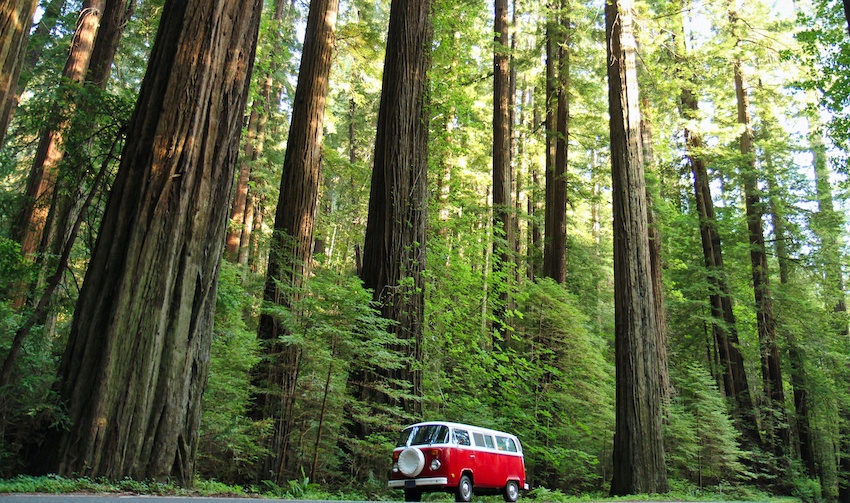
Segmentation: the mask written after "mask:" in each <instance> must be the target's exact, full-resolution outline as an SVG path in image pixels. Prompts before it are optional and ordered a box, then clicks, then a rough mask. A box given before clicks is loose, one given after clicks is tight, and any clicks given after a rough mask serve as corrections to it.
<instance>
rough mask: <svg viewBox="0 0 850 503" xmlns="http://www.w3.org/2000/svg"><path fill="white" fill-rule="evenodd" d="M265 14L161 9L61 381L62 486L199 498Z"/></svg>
mask: <svg viewBox="0 0 850 503" xmlns="http://www.w3.org/2000/svg"><path fill="white" fill-rule="evenodd" d="M261 10H262V9H261V0H255V1H253V2H250V3H245V2H239V3H234V2H229V1H227V0H184V1H170V2H167V3H166V4H165V8H164V11H163V15H162V22H161V24H160V27H159V31H158V33H157V38H156V41H155V42H154V46H153V50H152V53H151V58H150V62H149V65H148V70H147V75H146V76H145V79H144V81H143V83H142V87H141V91H140V95H139V99H138V102H137V104H136V110H135V112H134V114H133V118H132V119H131V122H130V125H129V127H128V133H127V142H126V145H125V148H124V152H123V155H122V158H121V159H122V160H121V165H120V167H119V170H118V175H117V177H116V180H115V183H114V186H113V189H112V192H111V194H110V198H109V202H108V204H107V207H106V211H105V214H104V218H103V223H102V225H101V228H100V231H99V233H98V239H97V243H96V245H95V249H94V251H93V254H92V259H91V264H90V266H89V268H88V272H87V274H86V279H85V281H84V283H83V287H82V290H81V292H80V297H79V301H78V303H77V306H76V309H75V312H74V319H73V322H72V325H71V333H70V336H69V340H68V345H67V348H66V351H65V354H64V356H63V358H62V363H61V366H60V370H59V378H60V379H59V386H58V392H59V396H60V397H61V399H62V401H63V402H64V403H65V404H66V405H67V414H68V419H69V424H70V425H71V426H70V427H69V428H68V429H67V430H64V429H63V430H53V431H52V434H51V436H50V437H49V438H48V440H47V441H46V442H45V443H44V445H43V446H42V449H41V452H40V453H38V454H36V456H34V458H33V459H32V461H33V463H35V464H41V465H42V467H43V468H44V469H46V470H49V471H50V472H53V473H58V474H61V475H72V474H73V475H77V476H93V477H98V476H104V477H107V478H109V479H113V480H119V479H122V478H124V477H131V478H134V479H137V480H143V479H155V480H165V479H171V480H175V481H176V482H178V483H180V484H185V485H191V484H192V480H193V471H194V459H195V452H196V446H197V437H198V426H199V424H200V405H201V395H202V393H203V390H204V386H205V384H206V378H207V371H208V364H209V350H210V342H211V339H210V338H211V333H212V320H213V311H214V307H215V297H216V286H217V282H218V268H219V261H220V258H221V248H222V247H221V243H222V240H223V238H224V231H225V220H226V216H227V215H226V211H227V210H226V207H223V206H222V205H221V204H218V202H219V201H222V200H225V199H226V198H227V196H228V194H229V193H230V187H231V185H232V181H233V174H234V169H235V164H236V159H237V156H238V138H239V132H240V129H241V123H242V114H243V110H244V107H245V101H246V99H247V92H248V82H249V79H250V73H251V68H252V66H253V61H254V48H255V44H256V37H257V29H258V26H259V21H260V14H261Z"/></svg>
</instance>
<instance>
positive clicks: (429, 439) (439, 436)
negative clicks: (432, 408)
mask: <svg viewBox="0 0 850 503" xmlns="http://www.w3.org/2000/svg"><path fill="white" fill-rule="evenodd" d="M411 432H412V433H413V434H412V435H411ZM408 439H409V440H410V445H431V444H445V443H448V441H449V427H448V426H445V425H442V424H426V425H424V426H416V427H411V428H406V429H405V430H404V431H402V432H401V435H400V436H399V439H398V447H404V446H405V445H407V441H408Z"/></svg>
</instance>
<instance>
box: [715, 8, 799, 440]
mask: <svg viewBox="0 0 850 503" xmlns="http://www.w3.org/2000/svg"><path fill="white" fill-rule="evenodd" d="M730 16H732V17H733V22H734V14H730ZM733 67H734V77H735V95H736V97H737V103H738V123H739V124H741V125H742V126H743V127H744V131H743V132H742V133H741V136H740V137H739V141H740V149H741V157H742V160H741V176H742V179H743V182H744V203H745V206H746V214H747V230H748V233H749V239H750V262H751V267H752V277H753V293H754V295H755V306H756V321H757V325H758V333H759V343H760V346H761V359H762V382H763V386H764V394H765V396H767V397H768V398H769V399H770V402H771V407H772V408H773V411H772V413H771V414H768V416H767V417H772V418H775V419H771V420H769V421H767V424H768V425H769V426H768V428H767V431H768V435H769V436H778V437H777V438H772V442H773V445H772V447H773V449H774V452H775V453H776V455H777V456H779V457H781V456H784V455H785V454H787V453H788V446H789V444H790V441H791V440H790V435H789V432H788V427H787V425H786V420H785V417H786V415H787V414H786V411H785V390H784V389H783V381H782V369H781V366H780V362H779V347H778V346H777V344H776V319H775V317H774V315H773V299H772V298H771V293H770V275H769V270H768V264H767V251H766V249H765V243H764V228H763V227H762V218H763V217H764V210H763V209H762V203H761V196H760V194H759V189H758V172H757V171H756V160H755V152H754V150H753V127H752V123H751V121H750V104H749V98H748V97H747V90H746V87H745V85H744V72H743V69H742V64H741V61H740V60H736V61H735V62H734V65H733Z"/></svg>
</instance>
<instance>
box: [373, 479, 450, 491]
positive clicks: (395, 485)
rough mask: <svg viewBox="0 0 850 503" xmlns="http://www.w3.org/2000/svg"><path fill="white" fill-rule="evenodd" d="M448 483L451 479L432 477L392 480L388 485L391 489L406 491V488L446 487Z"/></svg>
mask: <svg viewBox="0 0 850 503" xmlns="http://www.w3.org/2000/svg"><path fill="white" fill-rule="evenodd" d="M448 483H449V479H448V478H447V477H430V478H419V479H404V480H390V481H389V482H388V483H387V485H388V486H389V487H390V489H404V488H405V487H419V486H444V485H446V484H448Z"/></svg>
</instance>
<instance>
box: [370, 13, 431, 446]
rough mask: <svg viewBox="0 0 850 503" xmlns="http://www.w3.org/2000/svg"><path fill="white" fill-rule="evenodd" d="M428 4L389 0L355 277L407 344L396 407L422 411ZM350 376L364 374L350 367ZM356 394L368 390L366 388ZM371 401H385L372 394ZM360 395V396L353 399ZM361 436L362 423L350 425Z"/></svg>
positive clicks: (428, 53) (398, 374) (378, 393)
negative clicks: (403, 386)
mask: <svg viewBox="0 0 850 503" xmlns="http://www.w3.org/2000/svg"><path fill="white" fill-rule="evenodd" d="M431 36H432V34H431V1H430V0H393V2H392V6H391V8H390V23H389V32H388V35H387V51H386V61H385V64H384V76H383V84H382V91H381V103H380V107H379V111H378V131H377V137H376V140H375V165H374V169H373V171H372V184H371V191H370V197H369V218H368V221H367V224H366V241H365V246H364V249H363V268H362V272H361V275H360V277H361V279H362V280H363V283H364V285H365V286H366V288H369V289H371V290H372V291H373V292H374V296H375V300H376V301H378V303H379V304H380V306H381V313H382V315H383V316H384V317H385V318H387V319H390V320H394V321H395V322H396V323H395V324H393V325H392V326H391V327H390V328H389V330H391V331H393V332H394V333H395V334H396V335H397V336H398V337H399V338H400V339H404V340H408V341H410V344H409V345H406V346H405V347H404V348H399V349H402V350H403V351H404V352H405V353H407V355H408V356H409V357H410V365H409V366H407V367H406V368H404V369H401V370H399V371H395V372H393V376H392V377H395V378H398V379H401V380H403V381H406V382H409V383H410V385H411V389H410V391H409V392H408V393H409V394H410V395H412V396H413V397H417V398H413V399H410V400H402V403H401V404H400V405H401V406H402V407H403V408H404V409H405V410H406V411H407V412H409V413H411V414H413V415H419V414H421V411H422V406H421V402H420V401H419V400H418V397H421V396H422V392H423V390H422V371H421V370H420V363H421V361H422V335H423V314H424V295H423V290H424V280H423V278H422V271H423V270H424V268H425V223H426V213H425V211H426V178H427V176H426V175H427V168H428V163H427V159H428V118H427V117H428V116H427V113H426V112H425V100H426V90H427V88H428V78H427V72H428V68H429V65H430V52H429V51H430V47H431ZM357 374H359V375H357V376H354V378H355V379H362V378H364V375H361V374H362V372H360V371H359V370H358V372H357ZM361 392H362V393H370V390H368V387H367V386H364V387H362V388H361ZM371 393H374V394H376V396H374V397H373V398H374V400H375V401H376V402H384V403H386V402H387V401H389V398H388V397H387V396H385V395H383V394H382V392H380V391H377V390H373V391H371ZM361 398H365V396H363V395H361ZM355 428H356V429H358V430H359V431H360V433H363V432H365V431H368V427H367V426H366V425H356V427H355Z"/></svg>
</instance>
